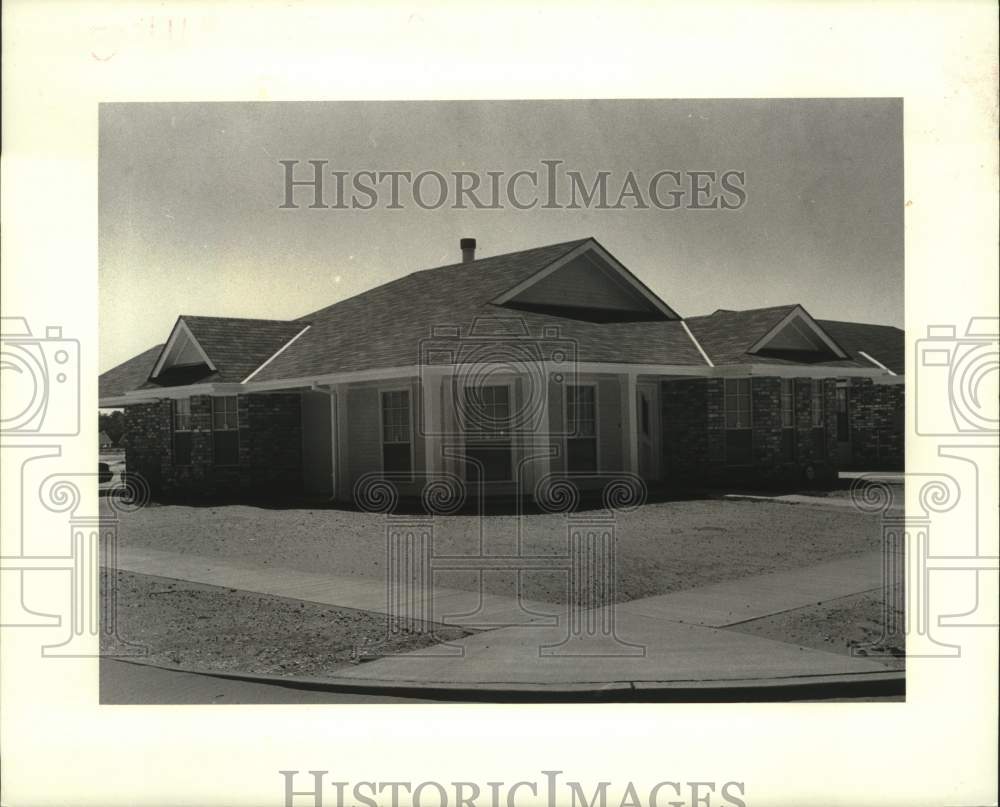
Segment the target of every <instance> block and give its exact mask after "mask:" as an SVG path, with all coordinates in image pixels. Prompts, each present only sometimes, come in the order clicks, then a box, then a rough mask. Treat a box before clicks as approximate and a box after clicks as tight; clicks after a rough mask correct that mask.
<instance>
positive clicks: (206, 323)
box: [181, 314, 308, 381]
mask: <svg viewBox="0 0 1000 807" xmlns="http://www.w3.org/2000/svg"><path fill="white" fill-rule="evenodd" d="M181 319H183V320H184V322H185V323H186V324H187V326H188V328H189V329H190V330H191V333H192V334H194V338H195V339H197V340H198V344H200V345H201V346H202V348H203V349H204V351H205V352H206V353H207V354H208V357H209V358H210V359H211V360H212V363H213V364H214V365H215V367H216V373H214V374H213V376H212V378H211V379H207V380H211V381H242V380H243V379H244V378H246V377H247V376H248V375H250V373H252V372H253V371H254V370H256V369H257V368H258V367H260V365H261V364H263V363H264V362H265V361H267V360H268V359H269V358H270V357H271V356H273V355H274V354H275V352H277V351H278V350H279V349H280V348H281V347H282V346H283V345H284V344H285V343H287V342H288V340H290V339H291V338H292V337H293V336H295V334H297V333H298V332H299V331H301V330H302V329H303V328H304V327H305V326H306V325H307V324H308V322H307V321H298V320H295V321H288V320H276V319H239V318H234V317H192V316H188V315H186V314H185V315H183V316H182V317H181ZM306 319H308V318H306Z"/></svg>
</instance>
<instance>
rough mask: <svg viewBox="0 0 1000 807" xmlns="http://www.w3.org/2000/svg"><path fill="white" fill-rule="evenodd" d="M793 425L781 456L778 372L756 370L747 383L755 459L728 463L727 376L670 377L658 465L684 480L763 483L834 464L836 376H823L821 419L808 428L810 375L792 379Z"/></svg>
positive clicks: (828, 471)
mask: <svg viewBox="0 0 1000 807" xmlns="http://www.w3.org/2000/svg"><path fill="white" fill-rule="evenodd" d="M794 383H795V385H794V393H793V401H794V409H795V418H794V420H795V427H794V435H793V438H792V442H793V448H792V454H791V456H786V453H785V449H784V443H783V441H784V439H785V436H784V432H783V429H782V420H781V379H780V378H777V377H769V376H755V377H754V378H753V379H752V382H751V386H750V397H751V401H752V407H753V415H752V421H751V423H752V425H751V432H752V462H751V464H749V465H741V466H737V465H731V464H729V463H728V462H727V459H726V428H725V400H724V390H725V382H724V380H723V379H721V378H688V379H669V380H665V381H663V382H662V383H661V386H660V401H661V415H662V424H663V447H662V448H663V469H664V475H665V477H666V478H667V479H668V480H674V481H677V482H682V483H718V484H727V485H728V484H733V485H739V484H768V483H779V484H780V483H793V482H798V481H801V480H803V479H804V477H805V474H806V470H807V468H808V469H810V471H811V473H812V474H814V475H815V477H816V478H819V479H824V478H831V477H833V476H834V474H835V472H836V470H837V456H836V451H835V445H836V444H835V441H836V427H837V419H836V380H835V379H824V380H823V381H822V388H823V401H824V418H823V422H824V426H823V428H822V430H821V431H819V433H816V432H815V431H814V430H813V427H812V395H811V386H810V380H809V379H808V378H799V379H795V380H794Z"/></svg>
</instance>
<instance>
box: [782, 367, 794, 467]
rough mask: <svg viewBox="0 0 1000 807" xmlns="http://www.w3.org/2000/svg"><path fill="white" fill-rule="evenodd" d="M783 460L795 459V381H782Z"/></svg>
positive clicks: (789, 379) (788, 379)
mask: <svg viewBox="0 0 1000 807" xmlns="http://www.w3.org/2000/svg"><path fill="white" fill-rule="evenodd" d="M781 459H782V460H784V461H785V462H791V461H793V460H794V459H795V381H794V380H793V379H791V378H783V379H781Z"/></svg>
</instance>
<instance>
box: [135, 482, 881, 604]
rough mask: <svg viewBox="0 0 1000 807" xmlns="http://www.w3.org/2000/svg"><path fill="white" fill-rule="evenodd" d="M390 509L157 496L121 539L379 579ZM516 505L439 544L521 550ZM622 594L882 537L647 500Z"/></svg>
mask: <svg viewBox="0 0 1000 807" xmlns="http://www.w3.org/2000/svg"><path fill="white" fill-rule="evenodd" d="M522 519H523V521H522V522H521V523H522V524H523V530H524V534H523V535H522V536H521V541H522V548H521V552H520V554H522V555H529V554H538V555H547V556H559V555H565V554H566V552H567V545H568V539H567V530H568V527H569V525H570V524H571V523H573V524H575V525H576V526H581V525H582V526H583V527H584V528H585V529H586V528H587V526H588V525H591V524H593V525H598V526H599V525H600V517H599V515H598V514H591V513H578V514H575V515H573V516H572V517H566V516H562V515H547V514H533V515H529V516H525V517H522ZM387 525H388V521H387V519H386V517H385V516H381V515H377V514H370V513H361V512H355V511H348V510H336V509H315V510H308V509H285V510H283V509H269V508H262V507H251V506H245V505H227V506H218V507H191V506H181V505H165V506H156V505H153V506H149V507H146V508H144V509H143V510H141V511H139V512H136V513H131V514H127V515H124V516H123V517H122V521H121V524H120V527H119V540H120V542H121V545H122V546H125V547H127V546H129V545H133V544H134V545H139V546H145V547H150V548H154V549H165V550H170V551H173V552H191V553H194V554H199V555H206V556H209V557H220V558H227V559H231V560H237V559H238V560H240V561H244V562H246V563H250V564H254V565H261V566H267V565H274V566H277V567H287V568H294V569H302V570H306V571H311V572H328V573H330V574H335V575H342V576H359V577H368V578H375V579H381V578H382V577H383V574H384V569H385V568H386V530H387ZM517 526H518V518H517V517H516V516H506V515H505V516H486V517H482V518H480V517H479V516H470V515H455V516H444V517H437V518H435V519H434V525H433V527H434V544H433V546H434V552H435V554H436V555H442V554H464V555H468V554H478V553H479V552H480V548H482V551H483V553H484V554H488V555H513V554H516V553H517ZM614 529H615V535H616V538H617V567H616V583H617V593H616V599H617V600H618V601H626V600H632V599H637V598H640V597H648V596H653V595H656V594H665V593H668V592H672V591H680V590H682V589H687V588H694V587H698V586H703V585H708V584H711V583H716V582H721V581H725V580H733V579H738V578H741V577H746V576H748V575H755V574H764V573H767V572H773V571H781V570H786V569H795V568H802V567H805V566H810V565H813V564H815V563H819V562H822V561H824V560H830V559H833V558H838V557H846V556H849V555H856V554H860V553H864V552H868V551H871V550H875V549H878V548H879V546H880V536H881V526H880V523H879V521H878V519H877V518H876V517H874V516H871V515H867V514H864V513H860V512H858V511H855V510H853V509H851V508H841V507H838V508H834V507H821V506H810V505H791V504H783V503H773V502H763V501H733V500H719V499H710V500H693V501H681V502H660V503H651V504H647V505H645V506H643V507H641V508H639V509H637V510H635V511H633V512H631V513H619V514H618V515H617V516H616V520H615V522H614ZM485 578H486V579H485V582H486V586H487V589H488V590H490V591H493V592H495V593H498V594H507V595H510V594H512V593H514V575H513V574H512V573H502V572H501V573H488V574H486V576H485ZM434 582H435V584H436V585H439V586H448V587H454V588H478V585H479V578H478V575H476V574H474V573H470V572H443V573H439V574H436V575H435V578H434ZM523 596H525V597H527V598H530V599H537V600H547V601H554V602H558V601H564V600H565V597H566V574H565V572H564V571H560V570H555V571H552V572H549V571H544V572H529V573H525V574H524V575H523Z"/></svg>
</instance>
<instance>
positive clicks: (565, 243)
mask: <svg viewBox="0 0 1000 807" xmlns="http://www.w3.org/2000/svg"><path fill="white" fill-rule="evenodd" d="M591 240H596V239H594V237H593V236H590V235H588V236H587V237H586V238H577V239H575V240H573V241H557V242H556V243H554V244H543V245H542V246H540V247H529V248H528V249H518V250H514V251H513V252H501V253H499V254H497V255H490V256H488V257H485V258H477V259H476V260H474V261H457V262H455V263H446V264H442V265H441V266H432V267H430V268H428V269H415V270H414V271H412V272H407V273H406V274H405V275H400V276H399V277H397V278H393V279H392V280H389V281H387V282H386V283H381V284H379V285H377V286H372V287H371V288H367V289H363V290H362V291H359V292H358V293H357V294H352V295H351V296H350V297H345V298H344V299H343V300H337V301H336V302H334V303H330V304H329V305H325V306H323V307H322V308H317V309H315V310H314V311H310V312H309V313H308V314H303V315H302V316H301V317H298V318H297V319H295V320H293V321H294V322H302V321H305V320H307V319H308V318H309V317H312V316H316V315H318V314H321V313H322V312H324V311H328V310H329V309H331V308H333V307H334V306H337V305H340V304H341V303H346V302H347V301H348V300H354V299H356V298H358V297H360V296H362V295H363V294H368V293H370V292H373V291H378V290H382V289H387V288H389V287H390V286H393V285H395V284H397V283H401V282H402V281H404V280H407V279H409V278H412V277H415V276H416V275H424V274H427V273H429V272H437V271H440V270H442V269H454V268H456V267H460V266H465V267H469V268H472V267H473V266H474V265H475V264H482V263H485V262H486V261H495V260H500V259H501V258H511V257H514V256H522V255H527V254H529V253H532V252H541V251H542V250H546V249H553V248H555V247H565V248H566V249H565V250H564V251H561V252H560V253H559V254H558V255H555V256H553V258H552V260H553V261H556V260H559V258H561V257H562V256H563V255H565V254H566V253H568V252H569V251H570V250H572V249H575V248H576V247H577V246H579V245H580V244H583V243H584V242H586V241H591Z"/></svg>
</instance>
